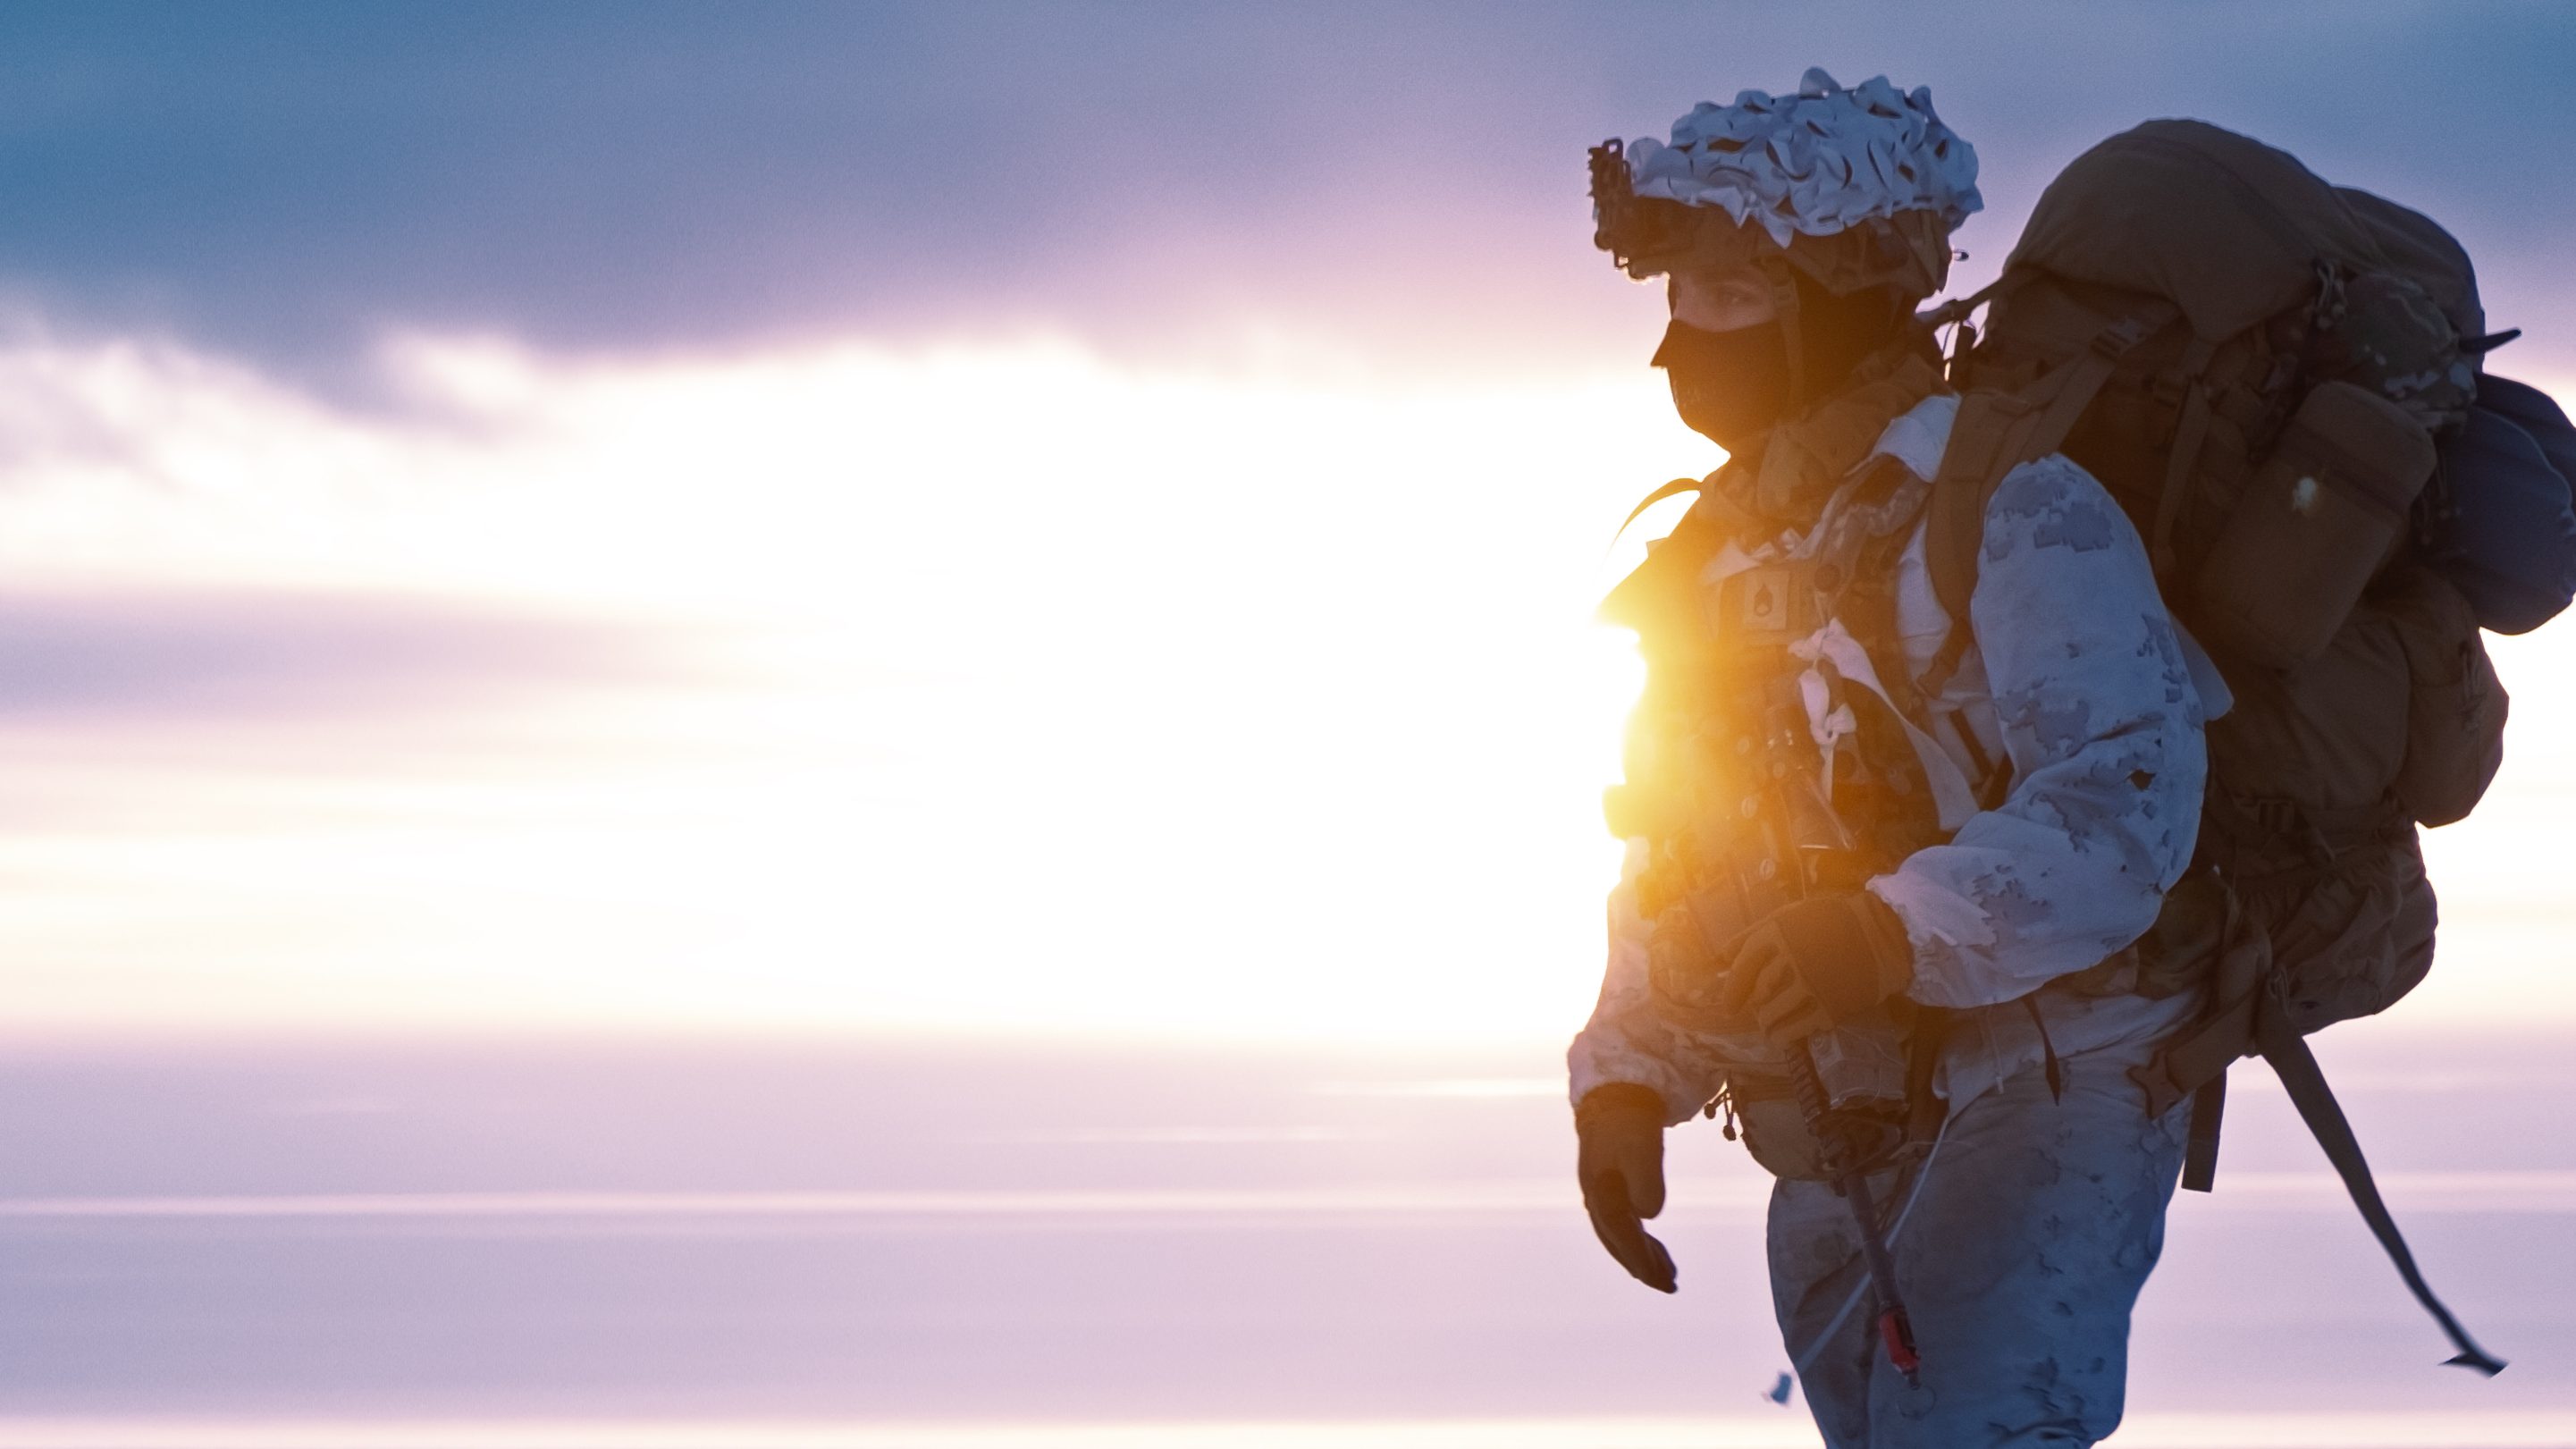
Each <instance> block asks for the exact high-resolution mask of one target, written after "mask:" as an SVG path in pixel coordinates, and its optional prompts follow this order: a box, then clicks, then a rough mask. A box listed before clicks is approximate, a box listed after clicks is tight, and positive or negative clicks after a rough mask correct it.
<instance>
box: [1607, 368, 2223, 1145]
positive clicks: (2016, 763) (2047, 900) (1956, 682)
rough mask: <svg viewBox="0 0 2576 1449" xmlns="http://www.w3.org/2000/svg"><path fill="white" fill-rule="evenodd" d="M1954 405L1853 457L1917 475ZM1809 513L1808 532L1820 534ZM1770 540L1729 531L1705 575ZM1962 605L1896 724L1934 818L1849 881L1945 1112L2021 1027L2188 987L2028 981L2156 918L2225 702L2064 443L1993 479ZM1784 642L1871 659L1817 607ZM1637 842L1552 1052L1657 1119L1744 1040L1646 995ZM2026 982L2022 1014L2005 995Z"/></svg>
mask: <svg viewBox="0 0 2576 1449" xmlns="http://www.w3.org/2000/svg"><path fill="white" fill-rule="evenodd" d="M1957 414H1958V399H1957V398H1956V397H1952V396H1936V397H1932V398H1929V399H1926V400H1925V401H1924V402H1922V403H1921V404H1919V405H1917V406H1916V407H1915V408H1914V409H1913V410H1912V411H1910V412H1908V413H1906V414H1905V415H1903V416H1901V417H1899V418H1897V419H1896V420H1895V421H1894V422H1893V423H1891V424H1889V426H1888V427H1887V429H1886V431H1885V432H1884V433H1883V434H1882V435H1881V437H1880V439H1879V441H1878V444H1877V446H1876V448H1875V449H1874V450H1873V451H1872V453H1871V455H1870V456H1871V458H1873V459H1875V458H1877V457H1880V456H1888V457H1893V458H1895V459H1897V460H1898V461H1900V462H1902V463H1903V464H1905V465H1906V467H1907V468H1908V469H1909V470H1911V471H1912V472H1913V473H1914V474H1915V475H1916V476H1917V477H1919V478H1922V479H1926V480H1928V479H1930V478H1931V477H1932V476H1933V475H1934V474H1935V473H1936V472H1938V470H1939V466H1940V460H1941V454H1942V452H1943V450H1944V449H1945V448H1946V447H1947V446H1948V442H1949V433H1950V425H1951V423H1952V421H1953V420H1954V419H1955V418H1956V417H1957ZM1867 466H1868V463H1867V462H1866V461H1864V463H1863V465H1862V467H1863V468H1866V467H1867ZM1831 509H1832V505H1829V506H1828V512H1827V515H1826V516H1825V517H1824V518H1822V519H1820V520H1819V521H1818V524H1817V527H1816V528H1815V529H1813V530H1810V532H1809V533H1808V534H1807V535H1806V537H1809V538H1813V537H1816V536H1817V535H1819V534H1821V533H1822V532H1824V531H1825V528H1826V526H1827V525H1828V524H1830V522H1831V521H1832V512H1831ZM1912 529H1913V532H1912V534H1911V537H1910V539H1909V541H1908V543H1907V546H1906V548H1905V550H1904V553H1903V555H1902V558H1901V561H1900V562H1899V565H1898V577H1897V581H1896V625H1897V635H1898V639H1897V646H1898V648H1899V650H1900V651H1901V652H1902V654H1903V661H1902V663H1903V667H1904V668H1905V669H1906V670H1907V671H1908V672H1909V674H1910V675H1911V676H1912V677H1913V678H1914V680H1915V682H1916V683H1917V684H1918V685H1919V684H1921V683H1922V682H1923V676H1924V673H1925V671H1926V670H1927V668H1928V667H1929V666H1930V665H1931V664H1932V662H1933V660H1934V657H1935V656H1936V655H1937V654H1939V653H1940V652H1941V649H1942V645H1943V643H1944V641H1945V640H1946V639H1947V638H1948V637H1949V633H1950V630H1951V629H1952V627H1954V624H1953V621H1952V620H1951V619H1950V617H1949V615H1948V613H1947V611H1945V610H1944V609H1943V608H1942V606H1941V603H1940V601H1939V600H1938V598H1937V597H1936V596H1935V595H1934V593H1933V589H1932V584H1931V578H1930V575H1929V573H1928V571H1927V568H1926V564H1925V543H1924V524H1923V521H1922V520H1921V519H1920V518H1917V519H1916V520H1915V521H1914V523H1913V525H1912ZM1778 549H1779V546H1778V545H1765V546H1764V547H1763V548H1762V549H1760V550H1758V551H1757V552H1756V553H1754V554H1752V555H1745V554H1742V553H1741V552H1740V551H1737V550H1729V551H1728V552H1727V553H1726V554H1723V555H1721V557H1720V558H1719V559H1718V560H1717V561H1716V562H1715V563H1713V564H1712V565H1711V566H1710V572H1709V574H1708V575H1707V576H1704V577H1706V578H1707V579H1708V580H1709V581H1712V582H1713V581H1714V579H1715V578H1717V577H1722V576H1724V574H1725V573H1727V572H1731V571H1732V570H1733V569H1735V568H1741V567H1746V566H1749V565H1750V564H1752V563H1757V562H1762V561H1765V560H1767V559H1769V558H1771V557H1773V556H1775V555H1776V553H1777V552H1778ZM1969 614H1970V626H1971V628H1972V630H1973V633H1972V635H1971V647H1970V648H1969V649H1968V651H1967V653H1966V655H1965V656H1964V659H1963V661H1962V662H1961V664H1960V665H1959V667H1958V668H1957V669H1956V670H1955V672H1953V674H1952V675H1951V676H1950V679H1949V681H1948V683H1947V684H1946V686H1945V687H1944V688H1943V689H1942V690H1941V692H1940V694H1939V695H1938V696H1936V697H1934V698H1932V699H1930V700H1928V701H1927V702H1926V703H1925V705H1924V706H1923V708H1922V710H1921V711H1920V712H1919V713H1918V714H1917V715H1916V716H1915V717H1912V718H1911V719H1910V720H1909V723H1910V724H1912V725H1913V726H1914V727H1915V729H1916V731H1917V733H1916V736H1915V745H1916V752H1917V754H1918V755H1920V756H1921V757H1922V759H1923V764H1924V767H1925V771H1926V773H1927V775H1928V776H1930V778H1931V780H1932V783H1933V787H1934V793H1935V795H1936V796H1939V797H1942V798H1943V800H1944V817H1945V818H1944V824H1945V825H1948V826H1955V834H1954V835H1953V836H1952V837H1951V839H1950V840H1949V842H1948V843H1946V844H1942V845H1936V846H1932V847H1929V848H1927V849H1924V850H1920V851H1917V852H1916V853H1914V854H1913V855H1911V856H1909V857H1907V858H1906V859H1905V860H1904V861H1903V862H1902V863H1900V864H1899V865H1898V866H1897V868H1896V869H1894V870H1893V871H1890V872H1889V873H1887V874H1885V875H1882V876H1879V877H1877V878H1875V879H1873V880H1871V881H1870V882H1869V884H1868V888H1869V889H1870V890H1871V891H1872V892H1874V893H1875V894H1876V895H1877V896H1878V897H1879V898H1880V899H1881V900H1883V901H1885V902H1887V904H1888V905H1889V906H1890V907H1891V908H1893V909H1894V910H1895V912H1896V914H1897V915H1898V916H1899V917H1900V918H1902V919H1903V921H1904V923H1905V931H1906V937H1907V939H1908V941H1909V942H1910V944H1911V945H1912V946H1913V950H1914V980H1913V984H1912V985H1911V986H1910V987H1909V988H1908V989H1907V994H1908V995H1909V996H1911V997H1913V998H1914V999H1915V1000H1916V1001H1919V1002H1922V1003H1923V1004H1925V1005H1928V1006H1941V1007H1950V1008H1954V1009H1957V1013H1958V1014H1957V1016H1956V1017H1955V1019H1954V1021H1953V1024H1952V1027H1951V1029H1950V1031H1949V1032H1948V1034H1947V1036H1946V1037H1945V1042H1944V1046H1943V1049H1942V1059H1941V1062H1940V1063H1939V1065H1938V1069H1937V1072H1936V1075H1935V1078H1934V1082H1935V1088H1936V1090H1938V1091H1939V1092H1940V1094H1941V1095H1942V1096H1943V1097H1945V1098H1946V1099H1947V1100H1948V1101H1949V1102H1950V1103H1951V1104H1952V1105H1953V1107H1954V1108H1955V1107H1957V1106H1960V1105H1964V1104H1965V1103H1966V1102H1967V1101H1969V1100H1970V1099H1972V1098H1974V1097H1975V1096H1976V1095H1977V1094H1979V1093H1980V1092H1983V1091H1984V1090H1985V1089H1986V1088H1988V1087H1990V1086H1992V1085H1994V1084H1995V1083H1997V1082H2000V1081H2001V1080H2003V1079H2004V1078H2005V1077H2006V1076H2009V1075H2010V1074H2012V1073H2013V1072H2014V1071H2016V1070H2019V1069H2020V1068H2021V1067H2024V1066H2027V1065H2029V1064H2030V1063H2033V1062H2036V1061H2038V1060H2039V1059H2040V1058H2041V1056H2042V1054H2043V1045H2042V1044H2043V1040H2044V1041H2045V1043H2046V1047H2047V1048H2048V1049H2053V1050H2054V1051H2056V1052H2057V1053H2058V1054H2059V1055H2061V1056H2071V1055H2073V1054H2075V1053H2078V1052H2084V1051H2089V1050H2093V1049H2095V1048H2099V1047H2104V1046H2109V1045H2113V1044H2115V1043H2126V1042H2134V1041H2137V1040H2140V1039H2143V1038H2146V1037H2149V1036H2152V1035H2157V1034H2161V1033H2162V1032H2164V1031H2166V1030H2168V1029H2169V1028H2171V1027H2173V1026H2174V1025H2176V1024H2178V1023H2179V1022H2180V1021H2182V1020H2183V1019H2184V1018H2185V1017H2187V1016H2188V1015H2190V1013H2191V1011H2192V1010H2193V1008H2194V1007H2195V1006H2196V1005H2197V1002H2196V1001H2195V999H2194V998H2193V997H2191V996H2190V995H2184V996H2178V997H2169V998H2165V999H2163V1000H2150V999H2148V998H2145V997H2142V996H2137V995H2134V994H2111V995H2091V994H2079V993H2076V992H2073V991H2065V990H2059V991H2044V990H2042V989H2041V988H2043V987H2045V986H2047V985H2048V984H2049V983H2050V982H2052V981H2055V980H2057V979H2058V978H2061V977H2064V976H2067V975H2070V974H2072V973H2074V972H2078V971H2082V970H2084V969H2086V968H2088V967H2090V966H2092V965H2094V964H2095V963H2097V962H2099V961H2101V960H2103V959H2104V958H2105V957H2107V956H2110V955H2112V954H2113V953H2116V952H2118V951H2120V950H2121V949H2122V948H2124V947H2126V946H2128V945H2129V944H2130V943H2131V942H2133V941H2135V940H2136V939H2137V938H2138V937H2139V936H2140V935H2141V934H2143V933H2144V932H2145V930H2146V929H2147V927H2148V926H2149V925H2150V924H2151V923H2152V922H2153V921H2154V920H2155V917H2156V913H2157V910H2158V909H2159V907H2160V906H2161V904H2162V901H2163V898H2164V892H2165V891H2166V890H2167V889H2169V888H2170V887H2171V886H2172V885H2173V883H2174V882H2175V881H2176V880H2177V879H2179V878H2180V877H2181V875H2182V872H2183V869H2184V867H2185V866H2186V865H2187V864H2188V863H2189V861H2190V859H2191V852H2192V845H2193V842H2194V839H2195V837H2196V834H2197V831H2198V826H2199V819H2200V800H2201V788H2202V783H2203V778H2204V776H2205V774H2206V771H2207V758H2206V754H2205V750H2204V745H2203V737H2202V732H2203V725H2204V723H2205V720H2206V718H2207V717H2209V716H2210V715H2214V714H2216V713H2220V712H2223V711H2224V709H2225V708H2226V705H2227V703H2228V700H2227V695H2226V687H2225V685H2224V684H2223V683H2221V682H2220V680H2219V678H2218V674H2217V671H2216V669H2215V668H2214V667H2213V666H2212V665H2211V664H2210V663H2209V661H2208V659H2207V656H2205V655H2203V654H2202V653H2201V651H2200V650H2199V648H2198V647H2197V646H2196V645H2194V644H2192V643H2191V642H2190V641H2189V639H2188V637H2187V636H2185V635H2184V634H2182V632H2181V631H2180V630H2179V629H2178V628H2177V627H2176V626H2175V624H2174V622H2173V620H2172V617H2171V616H2170V615H2169V614H2168V613H2167V612H2166V610H2165V606H2164V602H2163V600H2162V598H2161V597H2160V596H2159V595H2158V592H2157V589H2156V581H2155V574H2154V570H2153V569H2152V568H2151V567H2150V565H2149V563H2148V560H2147V552H2146V548H2145V546H2144V545H2143V544H2142V543H2141V542H2140V541H2139V538H2138V535H2137V531H2136V530H2135V529H2134V528H2133V527H2131V525H2130V523H2129V521H2128V519H2127V517H2126V516H2125V515H2123V514H2122V513H2121V511H2120V508H2119V505H2118V504H2116V503H2114V502H2113V501H2112V499H2111V497H2110V495H2109V494H2108V493H2107V492H2105V491H2104V490H2103V488H2102V485H2101V484H2100V483H2098V482H2096V481H2095V480H2094V478H2093V477H2092V475H2090V474H2088V473H2086V472H2085V471H2084V470H2083V469H2082V468H2080V467H2078V466H2077V465H2076V464H2075V463H2073V462H2071V461H2069V460H2068V459H2066V458H2065V457H2063V456H2051V457H2048V458H2044V459H2041V460H2039V461H2038V462H2035V463H2026V464H2024V465H2022V466H2021V467H2019V468H2016V469H2015V470H2013V472H2012V473H2010V474H2009V475H2007V476H2006V477H2005V479H2004V481H2003V483H2002V485H2001V486H2000V487H1999V488H1998V489H1997V490H1996V493H1995V495H1994V498H1993V501H1992V503H1991V504H1990V505H1989V506H1988V508H1987V510H1986V516H1985V536H1984V540H1983V553H1982V556H1981V557H1980V559H1979V560H1978V575H1977V584H1976V589H1975V592H1974V594H1973V595H1972V596H1971V599H1970V603H1969ZM1793 652H1801V655H1802V657H1815V656H1817V655H1822V656H1826V657H1831V658H1833V659H1834V661H1835V663H1836V664H1837V665H1839V666H1841V673H1842V674H1843V675H1844V677H1846V678H1847V679H1848V678H1856V677H1857V678H1864V679H1867V680H1874V679H1875V675H1874V674H1869V675H1861V674H1859V673H1858V672H1857V671H1856V669H1855V667H1854V666H1855V665H1856V664H1857V665H1858V666H1859V668H1860V669H1866V668H1867V664H1866V662H1865V660H1863V659H1858V658H1855V656H1856V655H1857V648H1856V646H1855V645H1853V644H1852V643H1851V640H1850V636H1849V634H1848V633H1847V632H1846V631H1845V630H1844V629H1843V628H1842V626H1841V624H1840V622H1839V621H1829V622H1828V624H1827V625H1826V627H1825V628H1824V629H1822V630H1820V631H1818V634H1817V636H1816V637H1815V638H1813V639H1810V640H1809V641H1808V642H1807V644H1806V645H1804V646H1802V649H1801V651H1793ZM1888 662H1891V663H1892V662H1893V661H1888ZM2204 701H2206V702H2207V703H2208V705H2209V706H2211V707H2210V708H2208V709H2204ZM1963 736H1968V737H1973V740H1974V746H1973V748H1972V747H1971V745H1970V744H1969V743H1968V741H1967V739H1965V738H1963ZM1980 757H1982V758H1984V759H1987V760H1997V759H2000V760H2003V761H2004V762H2006V765H2007V766H2008V768H2009V771H2010V775H2009V779H2010V786H2009V789H2008V791H2007V793H2006V795H2005V797H2004V799H2003V801H2002V803H2000V804H1999V805H1997V806H1996V807H1995V808H1993V809H1990V810H1982V811H1981V810H1977V809H1975V807H1974V802H1973V800H1969V799H1967V798H1966V795H1965V785H1966V782H1967V781H1969V780H1972V779H1973V778H1974V771H1975V769H1976V764H1975V761H1976V760H1977V759H1978V758H1980ZM1646 858H1647V851H1646V848H1645V844H1644V842H1643V841H1631V842H1629V847H1628V860H1627V868H1626V869H1625V871H1623V872H1622V876H1621V879H1620V882H1619V885H1618V887H1617V889H1615V890H1614V891H1612V892H1611V895H1610V952H1609V964H1608V969H1607V971H1606V973H1605V975H1604V977H1603V980H1602V984H1601V996H1600V1001H1599V1004H1598V1005H1597V1006H1596V1007H1595V1009H1594V1011H1593V1014H1592V1020H1591V1022H1590V1023H1589V1024H1588V1025H1586V1026H1585V1027H1584V1029H1583V1031H1582V1033H1581V1034H1580V1035H1578V1036H1577V1037H1576V1038H1575V1040H1574V1044H1573V1047H1572V1049H1571V1050H1570V1051H1569V1052H1568V1053H1567V1065H1568V1068H1569V1071H1570V1076H1571V1083H1570V1085H1571V1088H1572V1093H1573V1096H1574V1098H1575V1100H1577V1101H1580V1100H1581V1099H1582V1097H1583V1094H1584V1093H1586V1092H1588V1091H1590V1090H1591V1089H1592V1088H1594V1087H1596V1086H1599V1085H1601V1084H1602V1083H1605V1082H1634V1083H1638V1084H1640V1085H1643V1086H1647V1087H1651V1088H1653V1089H1654V1090H1655V1091H1656V1092H1657V1093H1658V1094H1660V1095H1661V1096H1662V1098H1663V1100H1664V1105H1665V1115H1666V1120H1667V1121H1668V1122H1679V1121H1681V1120H1682V1119H1683V1118H1685V1117H1688V1116H1689V1115H1690V1114H1691V1113H1693V1112H1694V1111H1696V1110H1698V1108H1699V1107H1700V1106H1701V1105H1702V1104H1704V1103H1706V1102H1707V1101H1708V1100H1709V1099H1710V1098H1711V1097H1713V1096H1714V1095H1715V1094H1716V1092H1717V1090H1718V1087H1719V1075H1720V1073H1721V1071H1722V1070H1723V1067H1724V1064H1725V1062H1726V1061H1728V1060H1730V1059H1732V1060H1739V1061H1740V1060H1742V1059H1743V1046H1744V1039H1743V1038H1740V1037H1738V1038H1733V1039H1731V1042H1730V1040H1729V1039H1724V1038H1718V1037H1712V1036H1708V1035H1705V1034H1702V1033H1697V1032H1693V1031H1689V1030H1687V1029H1683V1028H1680V1027H1676V1026H1674V1025H1673V1024H1671V1023H1670V1022H1668V1021H1666V1020H1665V1019H1664V1018H1663V1017H1662V1016H1661V1015H1660V1014H1658V1013H1657V1011H1656V1010H1655V1006H1654V1002H1653V998H1652V994H1651V992H1650V989H1649V987H1648V984H1647V974H1646V967H1647V955H1646V943H1647V937H1648V934H1649V929H1650V923H1648V922H1647V921H1645V920H1643V919H1641V918H1640V917H1639V915H1638V912H1637V905H1636V877H1637V873H1638V872H1639V870H1641V869H1642V868H1643V866H1644V864H1645V861H1646ZM2034 992H2037V993H2038V995H2036V996H2035V997H2033V1002H2034V1004H2035V1005H2036V1007H2037V1010H2036V1011H2034V1010H2032V1009H2031V1007H2030V1006H2028V1005H2024V1004H2023V1003H2022V998H2024V997H2028V996H2032V993H2034ZM2043 1032H2044V1033H2045V1036H2044V1037H2043Z"/></svg>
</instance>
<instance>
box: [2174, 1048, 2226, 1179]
mask: <svg viewBox="0 0 2576 1449" xmlns="http://www.w3.org/2000/svg"><path fill="white" fill-rule="evenodd" d="M2226 1119H2227V1069H2226V1068H2225V1067H2221V1068H2219V1069H2218V1075H2217V1076H2214V1077H2212V1078H2210V1079H2209V1080H2208V1081H2206V1082H2203V1083H2202V1084H2201V1087H2200V1090H2199V1091H2197V1092H2194V1093H2192V1094H2191V1140H2190V1142H2189V1143H2188V1144H2187V1145H2186V1146H2185V1147H2184V1148H2183V1154H2182V1185H2183V1189H2184V1191H2186V1192H2207V1191H2209V1190H2210V1189H2212V1188H2214V1187H2216V1186H2217V1185H2218V1129H2219V1125H2220V1124H2221V1123H2223V1122H2224V1121H2226Z"/></svg>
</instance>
